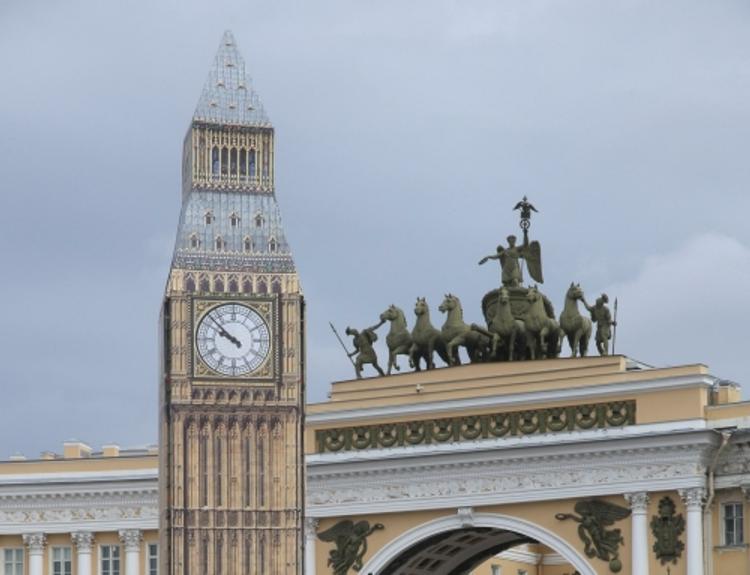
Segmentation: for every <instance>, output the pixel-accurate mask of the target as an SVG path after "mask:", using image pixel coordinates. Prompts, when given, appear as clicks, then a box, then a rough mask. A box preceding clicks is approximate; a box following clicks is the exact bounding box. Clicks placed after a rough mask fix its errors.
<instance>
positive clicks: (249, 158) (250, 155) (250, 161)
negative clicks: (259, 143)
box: [247, 150, 255, 176]
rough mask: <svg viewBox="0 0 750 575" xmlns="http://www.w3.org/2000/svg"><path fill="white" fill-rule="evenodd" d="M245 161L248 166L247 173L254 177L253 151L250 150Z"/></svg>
mask: <svg viewBox="0 0 750 575" xmlns="http://www.w3.org/2000/svg"><path fill="white" fill-rule="evenodd" d="M247 161H248V164H249V168H248V173H249V174H250V175H251V176H254V175H255V150H250V151H249V152H248V154H247Z"/></svg>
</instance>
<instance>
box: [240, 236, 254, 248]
mask: <svg viewBox="0 0 750 575" xmlns="http://www.w3.org/2000/svg"><path fill="white" fill-rule="evenodd" d="M242 248H243V249H244V251H246V252H251V251H253V240H252V238H251V237H250V236H245V239H244V240H242Z"/></svg>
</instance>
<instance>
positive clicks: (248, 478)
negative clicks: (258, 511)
mask: <svg viewBox="0 0 750 575" xmlns="http://www.w3.org/2000/svg"><path fill="white" fill-rule="evenodd" d="M250 441H251V440H250V435H246V436H245V453H244V457H243V459H244V469H243V475H244V476H245V477H244V481H243V483H244V486H245V489H244V503H245V507H250V505H252V499H253V497H252V488H253V445H252V443H251V442H250Z"/></svg>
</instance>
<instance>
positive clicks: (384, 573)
mask: <svg viewBox="0 0 750 575" xmlns="http://www.w3.org/2000/svg"><path fill="white" fill-rule="evenodd" d="M519 546H524V547H519ZM528 546H531V547H533V548H538V549H545V548H546V549H547V550H548V551H552V552H553V553H554V555H555V556H556V557H557V558H558V559H559V560H561V561H562V563H560V562H559V561H558V562H557V563H556V564H557V565H562V564H564V565H567V566H568V570H567V571H566V573H570V574H571V575H596V571H595V570H594V568H593V567H592V566H591V565H590V564H589V563H588V561H587V560H586V559H585V558H584V557H583V556H582V555H581V554H580V553H579V552H578V551H577V550H576V549H575V548H574V547H573V546H572V545H571V544H569V543H568V542H567V541H566V540H565V539H562V538H561V537H560V536H558V535H557V534H555V533H553V532H551V531H548V530H546V529H544V528H543V527H541V526H539V525H535V524H533V523H530V522H528V521H526V520H523V519H518V518H515V517H510V516H506V515H499V514H489V513H481V514H475V515H474V514H472V515H471V517H470V518H467V517H464V516H461V515H460V514H457V515H453V516H449V517H444V518H441V519H437V520H434V521H431V522H428V523H425V524H422V525H420V526H418V527H415V528H413V529H411V530H409V531H407V532H406V533H403V534H401V535H400V536H399V537H397V538H396V539H394V540H392V541H391V542H389V543H387V544H386V545H385V546H383V547H382V548H381V549H379V550H378V551H377V552H376V553H375V554H374V555H373V556H372V558H371V559H370V560H369V561H368V562H367V563H366V564H365V565H364V566H363V568H362V570H361V571H360V572H361V573H363V574H365V575H469V574H470V573H472V571H474V570H476V569H477V568H481V569H482V571H481V572H482V573H484V571H485V570H489V569H490V566H489V564H494V563H498V564H502V562H503V560H504V559H503V557H504V556H505V554H507V553H512V552H513V551H514V548H517V549H518V548H522V549H528V548H529V547H528ZM528 572H529V573H534V572H535V571H534V570H531V569H529V570H528Z"/></svg>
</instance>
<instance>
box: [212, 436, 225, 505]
mask: <svg viewBox="0 0 750 575" xmlns="http://www.w3.org/2000/svg"><path fill="white" fill-rule="evenodd" d="M222 455H223V454H222V445H221V437H220V436H219V435H218V433H217V436H216V437H215V438H214V470H215V471H216V479H215V485H214V505H216V506H217V507H221V506H222V505H223V501H222V495H223V493H222V491H223V489H222V488H223V484H224V473H223V471H224V470H223V461H222V460H223V457H222Z"/></svg>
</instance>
